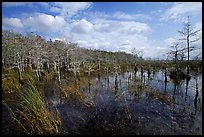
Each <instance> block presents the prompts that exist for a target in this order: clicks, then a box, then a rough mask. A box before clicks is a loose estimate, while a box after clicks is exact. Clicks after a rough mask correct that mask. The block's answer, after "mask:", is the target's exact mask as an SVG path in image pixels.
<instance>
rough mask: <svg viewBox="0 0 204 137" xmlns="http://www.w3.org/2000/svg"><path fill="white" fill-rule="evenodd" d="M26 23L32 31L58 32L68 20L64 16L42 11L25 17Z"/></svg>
mask: <svg viewBox="0 0 204 137" xmlns="http://www.w3.org/2000/svg"><path fill="white" fill-rule="evenodd" d="M24 23H25V24H26V25H27V26H29V27H30V28H31V30H32V31H40V32H43V31H45V32H56V31H59V30H60V29H62V27H63V26H64V24H65V23H66V22H65V20H64V18H63V17H60V16H55V17H54V16H52V15H47V14H42V13H41V14H37V15H35V16H33V17H32V16H31V17H29V18H27V19H25V21H24Z"/></svg>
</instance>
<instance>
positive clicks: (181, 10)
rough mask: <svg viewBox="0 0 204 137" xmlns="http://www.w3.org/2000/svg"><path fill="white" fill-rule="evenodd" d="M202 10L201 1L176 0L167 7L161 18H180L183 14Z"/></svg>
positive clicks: (192, 13)
mask: <svg viewBox="0 0 204 137" xmlns="http://www.w3.org/2000/svg"><path fill="white" fill-rule="evenodd" d="M201 11H202V3H201V2H178V3H174V4H173V6H172V7H171V8H169V9H167V10H166V11H165V13H164V15H163V17H162V18H161V20H170V19H172V20H174V21H178V20H182V19H183V17H184V16H186V15H187V14H188V15H195V14H199V13H201Z"/></svg>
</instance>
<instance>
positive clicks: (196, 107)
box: [194, 76, 198, 115]
mask: <svg viewBox="0 0 204 137" xmlns="http://www.w3.org/2000/svg"><path fill="white" fill-rule="evenodd" d="M195 78H196V95H195V99H194V108H195V115H196V113H197V109H198V77H197V76H196V77H195Z"/></svg>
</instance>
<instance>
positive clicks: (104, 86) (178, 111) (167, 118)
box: [60, 71, 202, 134]
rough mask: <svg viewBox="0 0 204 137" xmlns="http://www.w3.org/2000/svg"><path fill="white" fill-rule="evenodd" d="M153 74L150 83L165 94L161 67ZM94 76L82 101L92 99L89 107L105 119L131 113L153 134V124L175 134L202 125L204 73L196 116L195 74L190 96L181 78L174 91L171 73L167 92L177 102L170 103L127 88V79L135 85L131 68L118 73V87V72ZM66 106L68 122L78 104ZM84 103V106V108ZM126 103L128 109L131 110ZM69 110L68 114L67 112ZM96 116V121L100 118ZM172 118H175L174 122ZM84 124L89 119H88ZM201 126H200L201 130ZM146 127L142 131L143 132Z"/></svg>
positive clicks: (85, 115) (189, 90) (121, 116)
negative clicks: (99, 76) (116, 82)
mask: <svg viewBox="0 0 204 137" xmlns="http://www.w3.org/2000/svg"><path fill="white" fill-rule="evenodd" d="M136 75H137V76H138V77H139V78H140V76H141V75H140V72H137V74H136ZM144 75H145V82H146V85H147V83H148V80H147V73H144ZM150 77H151V78H150V81H149V82H150V83H149V84H150V86H151V87H152V88H154V89H155V90H156V91H157V92H159V93H161V94H164V93H165V91H164V75H162V71H159V72H156V73H155V75H154V77H153V76H152V74H151V76H150ZM108 79H109V83H108ZM93 80H94V84H93V85H91V87H90V91H89V90H88V87H87V89H86V90H84V91H83V94H84V99H83V101H84V104H86V103H87V102H93V105H94V106H93V107H92V108H90V109H91V110H92V111H93V113H94V117H97V116H98V115H99V116H100V115H101V118H103V120H102V121H106V120H107V121H109V122H110V121H111V122H113V123H114V119H115V118H116V117H117V118H119V117H120V118H119V119H121V120H123V119H126V118H127V116H128V113H129V114H130V116H132V117H131V118H132V120H133V121H138V120H139V121H140V120H141V125H140V126H141V127H144V129H145V130H146V131H149V133H150V134H152V132H153V131H152V130H153V129H152V128H154V127H157V128H158V129H157V130H156V129H155V131H154V132H157V131H158V132H159V131H160V130H159V129H162V130H164V133H166V134H173V133H174V132H175V133H177V134H179V133H181V134H183V133H187V134H188V133H190V132H192V133H196V131H195V130H196V128H197V127H200V125H201V123H202V97H201V96H202V88H201V87H202V75H199V76H198V77H197V81H198V90H199V94H198V99H197V100H198V101H197V102H198V106H197V107H198V110H197V114H196V116H195V118H193V117H192V118H191V116H190V115H191V114H192V113H194V111H195V104H194V100H195V94H196V91H195V89H196V87H195V85H196V80H195V77H192V78H191V79H190V81H189V86H188V87H189V88H188V93H187V96H186V88H185V84H186V81H185V80H184V81H182V83H181V84H180V85H178V86H177V90H176V91H175V92H174V83H173V82H171V81H170V78H169V77H168V79H167V80H168V82H167V91H166V94H167V95H168V96H170V97H171V98H172V99H173V100H175V102H176V103H170V104H165V103H164V102H162V101H160V100H158V99H157V98H154V97H153V98H152V97H151V96H150V94H149V93H147V92H145V91H141V92H140V93H134V92H131V91H130V90H129V88H128V82H129V84H130V85H134V73H132V72H125V73H123V74H119V75H118V76H117V81H118V87H117V88H118V89H116V87H115V74H111V75H109V76H103V77H101V78H93ZM140 81H141V80H140V79H137V81H136V83H137V82H140ZM133 88H134V87H133ZM133 91H134V90H133ZM65 107H66V106H64V107H63V108H61V109H63V110H60V111H61V112H63V113H64V114H65V115H66V116H65V117H64V119H65V122H67V123H68V122H69V120H68V121H67V120H66V117H75V111H76V109H77V110H78V108H65ZM83 107H84V106H82V107H81V108H83ZM127 107H128V109H129V112H128V113H127ZM68 110H69V114H68V112H66V111H68ZM72 112H73V113H72ZM77 113H79V114H80V115H81V116H82V117H83V118H84V119H85V118H88V117H89V115H93V114H90V113H89V110H87V108H86V107H85V109H83V111H80V110H78V111H77ZM83 115H84V116H83ZM182 115H185V116H184V118H179V117H181V116H182ZM95 120H96V121H97V119H95ZM172 121H174V123H173V125H172ZM72 123H73V124H74V125H75V128H76V129H77V125H78V124H75V123H74V122H72ZM85 124H87V123H86V122H85ZM132 124H133V125H131V126H133V127H134V126H135V127H134V128H136V129H137V128H138V127H140V126H138V125H137V124H136V123H135V124H136V125H134V122H133V123H132ZM82 125H84V124H82ZM67 126H68V128H72V127H70V125H67ZM84 126H85V125H84ZM178 126H179V127H178ZM180 126H185V128H186V129H183V130H181V128H180ZM85 127H86V126H85ZM140 130H141V129H140ZM185 130H186V131H185ZM201 130H202V126H201ZM201 130H199V133H200V131H201ZM146 131H141V133H142V132H146ZM150 131H151V132H150ZM158 134H159V133H158Z"/></svg>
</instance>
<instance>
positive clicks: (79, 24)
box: [61, 19, 153, 56]
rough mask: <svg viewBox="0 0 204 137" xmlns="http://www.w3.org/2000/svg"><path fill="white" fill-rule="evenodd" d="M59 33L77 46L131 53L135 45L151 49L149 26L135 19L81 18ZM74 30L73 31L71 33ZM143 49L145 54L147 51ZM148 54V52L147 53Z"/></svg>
mask: <svg viewBox="0 0 204 137" xmlns="http://www.w3.org/2000/svg"><path fill="white" fill-rule="evenodd" d="M63 30H64V31H63V32H61V35H62V36H63V37H65V38H67V39H68V40H70V41H73V42H78V44H79V46H81V47H85V48H94V49H101V50H107V51H125V52H128V53H131V50H132V49H133V48H134V47H135V48H137V49H144V50H146V51H147V52H148V51H152V48H153V47H152V46H151V45H152V41H151V40H149V39H148V34H149V33H151V28H150V27H149V25H148V24H145V23H141V22H135V21H113V20H107V19H96V20H93V21H87V20H85V19H82V20H80V21H74V22H73V23H67V24H66V27H64V28H63ZM73 32H74V33H73ZM146 51H144V55H145V56H146V55H147V54H146V53H147V52H146ZM148 55H150V53H148Z"/></svg>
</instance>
